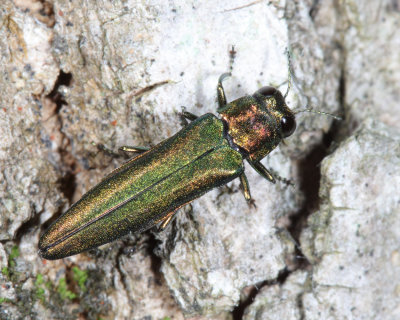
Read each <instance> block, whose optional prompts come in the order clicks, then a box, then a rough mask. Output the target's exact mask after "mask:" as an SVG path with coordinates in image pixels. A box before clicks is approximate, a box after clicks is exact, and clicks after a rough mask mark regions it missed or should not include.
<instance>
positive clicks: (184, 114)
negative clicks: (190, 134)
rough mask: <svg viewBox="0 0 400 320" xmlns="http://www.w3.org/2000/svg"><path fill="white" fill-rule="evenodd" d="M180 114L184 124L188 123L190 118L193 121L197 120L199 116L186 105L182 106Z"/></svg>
mask: <svg viewBox="0 0 400 320" xmlns="http://www.w3.org/2000/svg"><path fill="white" fill-rule="evenodd" d="M179 116H180V117H181V120H182V123H183V125H184V126H187V125H188V123H189V122H188V120H190V121H193V120H196V119H197V118H198V116H196V115H195V114H193V113H191V112H189V111H186V108H185V107H182V111H181V112H180V113H179Z"/></svg>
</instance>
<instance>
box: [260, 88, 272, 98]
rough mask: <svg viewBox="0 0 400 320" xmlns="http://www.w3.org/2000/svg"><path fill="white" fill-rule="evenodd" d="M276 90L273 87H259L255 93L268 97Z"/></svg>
mask: <svg viewBox="0 0 400 320" xmlns="http://www.w3.org/2000/svg"><path fill="white" fill-rule="evenodd" d="M275 92H276V89H275V88H274V87H262V88H261V89H258V90H257V91H256V93H259V94H261V95H262V96H264V97H269V96H273V95H274V94H275Z"/></svg>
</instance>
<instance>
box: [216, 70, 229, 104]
mask: <svg viewBox="0 0 400 320" xmlns="http://www.w3.org/2000/svg"><path fill="white" fill-rule="evenodd" d="M231 75H232V74H231V73H230V72H227V73H223V74H221V76H220V77H219V79H218V86H217V97H218V110H220V109H222V108H223V107H225V105H226V96H225V90H224V87H223V86H222V81H223V80H224V79H226V78H227V77H230V76H231ZM218 110H217V111H218Z"/></svg>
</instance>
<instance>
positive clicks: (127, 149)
mask: <svg viewBox="0 0 400 320" xmlns="http://www.w3.org/2000/svg"><path fill="white" fill-rule="evenodd" d="M148 150H150V147H136V146H122V147H119V148H118V151H122V152H127V153H138V154H141V153H143V152H146V151H148Z"/></svg>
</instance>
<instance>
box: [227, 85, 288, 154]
mask: <svg viewBox="0 0 400 320" xmlns="http://www.w3.org/2000/svg"><path fill="white" fill-rule="evenodd" d="M219 113H220V114H221V117H222V119H223V120H224V121H225V122H226V124H227V126H228V134H229V135H230V136H231V138H232V140H233V142H234V143H235V144H236V145H237V146H239V148H240V149H241V150H242V151H244V152H245V153H246V155H247V157H248V158H249V159H250V160H252V161H258V160H261V159H262V158H264V157H265V156H266V155H267V154H268V153H270V152H271V151H272V150H273V149H274V148H275V147H276V146H277V145H278V144H279V142H281V141H282V139H284V138H286V137H288V136H290V135H291V134H292V133H293V132H294V130H295V129H296V121H295V117H294V113H293V112H292V111H291V110H290V109H289V107H288V106H287V105H286V103H285V99H284V97H283V95H282V93H281V92H280V91H279V90H278V89H276V88H274V87H262V88H261V89H259V90H257V91H256V92H255V93H254V94H253V95H252V96H245V97H242V98H239V99H237V100H235V101H232V102H231V103H229V104H227V105H226V106H225V107H224V108H222V109H221V110H219Z"/></svg>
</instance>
